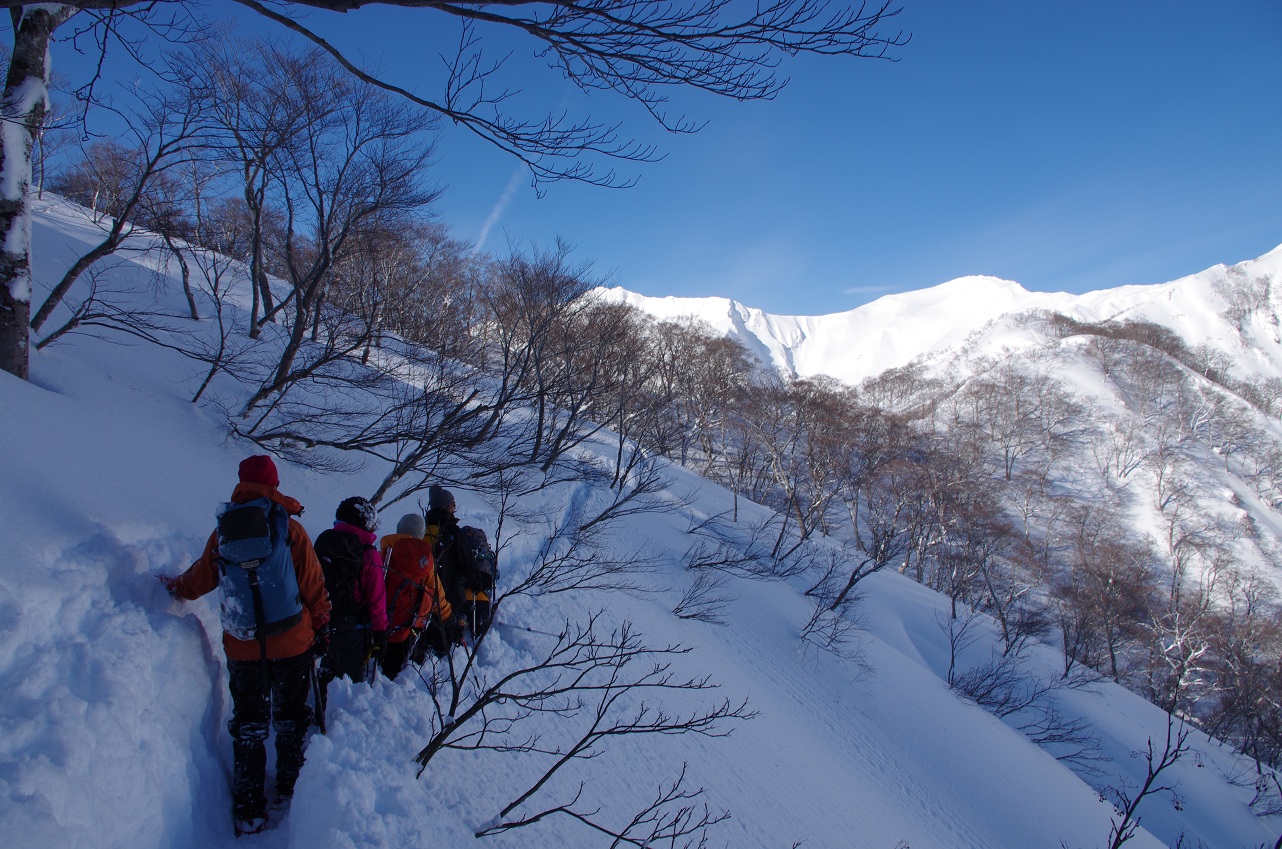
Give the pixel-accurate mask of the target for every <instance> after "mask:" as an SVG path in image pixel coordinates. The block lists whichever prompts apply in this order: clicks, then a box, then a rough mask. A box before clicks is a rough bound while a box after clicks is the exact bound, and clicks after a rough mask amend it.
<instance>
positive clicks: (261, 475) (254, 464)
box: [240, 454, 280, 487]
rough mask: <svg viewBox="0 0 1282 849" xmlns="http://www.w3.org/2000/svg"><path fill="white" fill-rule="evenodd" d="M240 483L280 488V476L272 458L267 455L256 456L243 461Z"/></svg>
mask: <svg viewBox="0 0 1282 849" xmlns="http://www.w3.org/2000/svg"><path fill="white" fill-rule="evenodd" d="M240 482H241V483H260V484H263V485H264V486H270V487H277V486H280V475H279V474H277V472H276V464H275V463H273V462H272V458H271V457H269V456H267V455H266V454H255V455H254V456H253V457H246V458H245V459H244V460H241V462H240Z"/></svg>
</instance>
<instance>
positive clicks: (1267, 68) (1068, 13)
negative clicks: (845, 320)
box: [311, 0, 1282, 315]
mask: <svg viewBox="0 0 1282 849" xmlns="http://www.w3.org/2000/svg"><path fill="white" fill-rule="evenodd" d="M311 22H312V23H313V24H314V25H315V26H316V27H317V28H318V29H319V30H320V31H322V32H324V33H325V34H326V35H327V36H329V37H332V38H333V39H334V40H335V41H336V42H338V43H340V44H342V45H343V46H344V47H345V49H349V50H352V51H357V52H359V53H360V55H362V56H363V57H364V58H365V60H366V61H368V62H372V63H378V64H379V65H380V66H381V67H382V68H383V69H384V70H385V72H386V74H387V76H389V77H390V78H392V79H395V80H396V81H398V82H401V83H404V84H409V85H412V86H414V87H416V88H417V89H419V90H421V91H423V92H425V93H427V94H429V95H432V94H435V89H436V85H437V83H436V82H434V81H435V80H437V79H439V76H437V75H436V69H437V68H438V67H439V64H440V60H439V59H438V58H437V56H436V52H437V51H438V50H439V49H440V45H441V44H443V43H448V42H449V41H450V40H451V39H453V37H454V35H453V33H451V32H445V31H441V30H439V29H434V30H432V33H433V34H432V35H431V36H430V37H429V36H425V35H424V34H423V33H424V31H425V28H428V27H429V25H430V26H432V27H439V25H440V21H439V20H436V19H435V18H434V16H431V15H423V14H422V13H415V12H412V11H389V10H383V9H364V10H361V11H359V12H356V13H351V14H348V15H342V16H340V15H323V14H319V13H318V14H317V15H315V16H314V17H313V18H312V19H311ZM893 26H894V27H895V28H898V29H902V30H904V31H905V32H907V33H909V34H911V41H910V42H909V43H908V44H907V45H906V46H904V47H903V48H901V49H899V50H897V51H896V55H897V56H898V59H899V61H897V62H893V63H892V62H884V61H876V60H862V59H860V60H853V59H824V58H813V57H812V58H807V59H802V60H800V61H793V62H790V63H785V65H784V67H783V69H782V73H783V74H785V75H786V76H788V77H789V78H790V83H789V85H788V87H787V88H786V89H785V90H784V91H783V93H782V94H781V95H780V96H779V97H778V98H776V99H775V100H774V101H771V102H762V103H736V102H733V101H724V100H721V99H718V98H715V97H712V96H709V95H701V94H698V93H692V92H678V93H675V95H674V98H673V107H674V110H676V111H678V112H683V113H685V114H687V115H688V116H690V117H692V118H694V119H697V120H705V121H707V126H706V127H705V129H703V130H702V131H701V132H700V133H698V134H697V135H694V136H675V135H669V134H666V133H664V132H663V131H662V130H660V129H659V128H657V127H656V126H655V125H654V124H653V122H651V121H650V120H649V118H648V117H647V116H645V115H644V114H643V113H642V112H641V110H640V109H639V108H637V107H636V106H635V105H633V104H630V103H627V102H625V101H622V100H620V99H619V98H617V97H615V96H610V95H603V94H597V95H594V96H593V97H591V98H585V97H583V96H581V95H580V94H579V93H578V92H577V90H575V89H574V88H573V87H572V86H571V85H569V84H568V83H567V82H565V81H564V80H562V79H560V78H559V77H558V76H557V75H556V74H554V73H552V72H547V73H540V72H539V66H538V64H537V63H536V62H535V61H533V60H531V59H530V58H529V53H530V51H531V49H532V48H531V46H530V45H527V44H523V43H522V42H520V41H510V42H507V43H506V44H505V45H503V47H504V49H506V48H507V47H511V48H513V49H515V50H516V52H515V53H514V54H513V57H512V59H511V62H512V67H513V69H514V70H515V71H517V72H518V73H519V77H518V78H519V80H520V85H522V86H524V91H523V93H522V95H521V96H520V97H519V98H518V99H517V100H518V101H520V100H521V98H524V99H525V100H526V101H528V102H529V108H530V110H531V111H530V112H529V113H528V114H529V115H530V117H538V116H541V114H542V113H541V112H539V110H540V109H545V108H546V107H548V106H556V107H564V108H568V109H569V110H570V111H571V113H572V114H582V113H583V112H584V111H590V112H591V113H592V114H593V115H594V116H597V117H600V118H603V119H606V120H609V121H614V120H621V121H623V122H624V124H625V130H626V131H627V132H629V133H630V134H631V135H632V136H635V137H636V138H639V139H641V140H643V141H645V142H653V143H655V144H657V145H659V147H660V148H661V150H662V151H663V152H664V153H665V154H666V157H665V158H664V159H663V160H662V161H660V162H657V163H653V164H648V165H641V166H632V165H629V164H627V163H624V164H623V166H622V172H623V173H624V174H625V175H626V176H635V177H636V178H637V179H638V183H637V185H636V186H634V187H632V188H629V189H623V190H612V189H603V188H599V187H594V186H588V185H582V184H575V183H568V182H562V183H555V184H551V185H549V186H547V187H546V191H545V193H544V194H543V196H542V197H539V196H538V194H537V193H536V192H535V191H534V190H533V189H532V188H531V187H530V181H529V179H528V174H525V173H524V172H523V171H522V169H521V168H519V167H518V163H517V162H516V161H515V160H513V159H511V158H510V157H507V156H505V155H504V154H502V153H500V152H498V151H496V150H494V149H492V148H490V147H489V146H487V145H486V144H485V143H483V142H481V141H479V140H477V139H475V138H474V137H471V136H470V135H469V134H468V133H466V132H465V131H462V130H458V129H449V130H447V131H446V132H445V133H444V135H443V137H442V140H441V143H440V146H439V151H440V155H439V157H438V160H437V165H436V168H435V170H436V172H437V173H436V176H437V178H438V179H439V180H440V182H441V183H442V184H444V185H445V186H446V187H447V191H446V193H445V195H444V197H443V199H442V201H441V204H440V216H441V219H442V220H443V221H445V222H446V223H447V224H449V225H450V226H451V227H452V229H453V230H454V232H455V234H456V235H457V236H458V237H459V238H462V239H465V240H469V241H478V240H481V239H482V238H483V239H484V241H483V243H482V248H483V249H485V250H488V251H499V252H501V251H503V250H505V244H506V242H507V241H514V242H517V243H520V244H523V245H529V244H531V243H536V244H540V245H546V244H549V243H550V242H551V241H552V240H553V239H555V238H556V237H557V236H561V237H563V238H565V239H566V240H567V241H568V242H570V243H571V244H572V245H574V246H575V249H576V256H577V257H578V258H579V259H580V260H585V261H591V262H592V263H593V268H594V271H595V272H596V274H597V275H598V276H599V277H601V278H602V279H603V280H605V281H606V282H609V283H611V284H617V285H621V286H625V287H627V288H629V289H632V290H635V291H638V292H641V293H644V294H647V295H719V296H726V297H732V298H735V299H737V300H740V301H743V302H744V303H746V304H748V305H750V306H755V307H760V308H762V309H765V310H766V311H768V312H773V313H779V314H794V315H796V314H822V313H832V312H839V311H842V310H847V309H852V308H854V307H856V306H858V305H860V304H862V303H866V302H868V301H870V300H873V299H875V298H877V297H880V296H881V295H883V294H887V293H891V292H897V291H905V290H909V289H917V288H922V287H926V286H932V285H935V284H938V283H942V282H944V281H946V280H949V279H952V278H954V277H959V276H962V275H967V274H991V275H996V276H1000V277H1005V278H1008V279H1012V280H1016V281H1018V282H1019V283H1021V284H1023V285H1024V286H1026V287H1027V288H1030V289H1036V290H1043V291H1070V292H1083V291H1089V290H1091V289H1098V288H1106V287H1112V286H1118V285H1124V284H1131V283H1159V282H1164V281H1167V280H1171V279H1174V278H1177V277H1180V276H1183V275H1184V274H1189V273H1193V272H1196V271H1199V270H1201V269H1203V268H1205V267H1207V266H1210V265H1213V264H1215V263H1218V262H1226V263H1232V262H1238V261H1241V260H1244V259H1250V258H1253V257H1255V256H1258V255H1260V254H1262V253H1265V252H1266V251H1269V250H1271V249H1272V248H1274V247H1276V246H1278V245H1279V244H1282V156H1280V155H1279V150H1282V47H1280V46H1279V45H1282V3H1279V2H1277V0H1224V2H1216V3H1211V2H1191V0H1128V2H1117V0H1078V2H1062V1H1061V0H1036V2H1029V0H982V1H981V2H974V3H958V2H946V0H903V2H902V11H901V13H900V15H899V16H898V17H897V18H895V19H894V21H893ZM442 40H443V41H442Z"/></svg>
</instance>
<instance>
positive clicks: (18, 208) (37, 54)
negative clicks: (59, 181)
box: [0, 5, 77, 380]
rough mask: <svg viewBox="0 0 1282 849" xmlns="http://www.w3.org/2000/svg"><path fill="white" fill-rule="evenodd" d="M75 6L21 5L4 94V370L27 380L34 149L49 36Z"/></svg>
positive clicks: (0, 255) (0, 343)
mask: <svg viewBox="0 0 1282 849" xmlns="http://www.w3.org/2000/svg"><path fill="white" fill-rule="evenodd" d="M76 11H77V10H76V9H75V8H74V7H72V6H63V5H40V6H17V7H13V8H11V9H10V10H9V14H10V16H11V18H12V21H13V54H12V57H11V58H10V61H9V73H8V75H7V76H6V78H5V85H4V95H3V97H2V98H0V124H3V126H2V128H0V136H2V137H3V145H0V185H3V186H4V187H5V189H4V195H3V196H0V234H3V244H2V245H0V369H3V370H4V371H7V372H9V373H10V374H13V375H17V376H18V377H20V378H22V379H23V380H25V379H26V378H27V374H28V367H29V363H30V346H31V343H30V340H29V337H28V333H27V322H28V321H29V320H30V318H31V284H32V280H31V205H30V192H31V148H32V145H33V143H34V141H35V137H36V133H37V132H38V131H39V128H40V126H41V124H42V123H43V122H44V116H45V111H46V110H47V109H48V95H49V67H50V65H49V61H48V59H49V40H50V38H51V37H52V36H53V32H54V30H56V29H57V28H58V27H59V26H61V25H62V24H64V23H66V22H67V20H69V19H70V18H71V16H72V15H74V14H75V13H76Z"/></svg>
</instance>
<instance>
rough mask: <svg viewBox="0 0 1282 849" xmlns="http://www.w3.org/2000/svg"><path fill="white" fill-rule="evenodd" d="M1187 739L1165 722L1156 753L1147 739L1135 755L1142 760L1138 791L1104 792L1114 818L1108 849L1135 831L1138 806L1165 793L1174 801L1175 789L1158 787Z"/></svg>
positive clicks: (1176, 725) (1179, 726) (1180, 726)
mask: <svg viewBox="0 0 1282 849" xmlns="http://www.w3.org/2000/svg"><path fill="white" fill-rule="evenodd" d="M1188 736H1189V730H1188V728H1187V727H1186V726H1185V725H1184V723H1182V722H1180V721H1179V720H1177V719H1176V718H1175V717H1173V716H1169V715H1168V716H1167V718H1166V740H1165V742H1164V743H1162V748H1161V749H1160V750H1159V749H1158V748H1157V744H1156V743H1154V742H1153V738H1152V737H1150V738H1149V739H1148V745H1147V747H1146V748H1145V750H1144V751H1143V752H1137V753H1135V754H1136V755H1138V756H1141V757H1143V758H1144V763H1145V765H1146V769H1145V775H1144V780H1143V781H1142V782H1141V783H1140V786H1139V787H1138V788H1135V787H1127V786H1125V785H1123V786H1121V787H1111V788H1108V790H1107V791H1106V792H1105V795H1106V796H1108V797H1109V800H1110V801H1111V802H1112V803H1113V806H1114V810H1116V812H1117V813H1116V815H1115V816H1114V817H1113V824H1112V827H1111V828H1110V829H1109V834H1108V840H1109V844H1108V847H1109V849H1120V847H1121V846H1122V845H1123V844H1124V843H1127V842H1128V841H1129V840H1130V839H1131V838H1132V837H1134V836H1135V833H1136V832H1137V831H1139V827H1140V816H1139V807H1140V803H1141V802H1143V801H1144V800H1145V799H1147V798H1148V797H1149V796H1153V795H1156V794H1158V793H1169V794H1171V796H1172V797H1175V798H1176V799H1178V798H1179V797H1178V796H1177V795H1176V793H1175V786H1174V785H1171V784H1163V783H1161V779H1162V773H1164V772H1166V771H1167V770H1168V769H1170V768H1171V767H1172V766H1174V765H1175V764H1176V763H1177V762H1179V760H1180V758H1182V757H1184V755H1185V754H1187V753H1188Z"/></svg>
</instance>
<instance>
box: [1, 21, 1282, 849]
mask: <svg viewBox="0 0 1282 849" xmlns="http://www.w3.org/2000/svg"><path fill="white" fill-rule="evenodd" d="M197 50H199V51H203V52H200V53H198V54H186V55H185V57H184V58H181V59H175V63H176V64H175V65H174V66H173V68H172V70H174V71H175V73H174V74H172V75H171V77H170V78H169V83H170V84H169V85H168V86H167V87H165V88H163V89H156V90H147V89H145V88H141V87H140V88H138V89H136V90H135V91H134V92H133V93H132V94H131V98H132V99H130V100H129V101H128V102H120V103H117V104H116V105H115V109H116V114H117V115H119V116H120V117H121V119H122V121H123V124H122V126H124V127H125V128H126V129H125V131H124V132H123V134H121V135H119V136H118V137H117V138H115V139H114V140H105V139H92V138H91V140H90V141H88V142H86V143H84V144H83V145H81V146H79V147H64V148H63V149H62V151H61V152H60V153H58V154H57V155H53V154H52V151H53V150H54V149H55V148H56V147H57V143H58V138H57V134H56V132H53V131H51V132H50V134H49V135H48V137H47V138H45V139H43V140H42V144H43V145H46V146H47V149H44V150H41V149H38V150H37V154H36V162H37V165H38V166H40V167H38V168H37V171H36V184H35V186H34V187H33V188H32V190H31V197H30V204H31V213H32V216H33V218H32V223H33V228H32V238H31V242H30V244H29V247H30V248H31V250H30V258H31V264H32V265H31V271H32V278H31V293H30V294H31V298H30V322H29V327H30V330H31V337H30V338H31V343H32V349H33V350H32V354H31V360H30V381H29V382H28V381H23V380H21V379H19V378H18V377H14V376H11V375H9V374H0V398H2V399H3V407H4V410H5V420H6V422H7V423H8V426H9V431H10V433H9V438H8V439H6V440H4V441H3V444H2V445H0V452H3V453H2V455H0V469H3V476H4V480H5V487H4V489H3V493H2V494H0V498H2V499H3V501H2V502H0V508H2V509H3V510H4V513H5V515H6V516H7V518H8V520H9V525H10V534H9V538H10V539H12V540H16V543H17V544H16V546H13V547H11V549H10V552H9V554H8V555H7V556H6V557H5V558H4V559H3V560H2V561H0V586H3V588H4V592H3V594H2V595H0V605H3V612H4V614H5V615H4V616H3V621H4V623H5V625H4V626H3V628H0V686H2V687H3V692H4V695H3V696H0V717H3V720H4V722H3V726H2V727H3V729H4V733H3V734H0V785H2V786H3V788H4V792H3V793H2V794H0V810H2V811H3V822H4V823H5V826H6V829H7V831H8V832H9V836H10V839H12V840H13V842H14V843H15V844H17V845H51V846H64V845H65V846H77V847H80V846H103V847H115V846H129V847H138V846H157V847H161V846H190V845H200V846H218V845H224V844H232V843H235V841H234V839H233V837H232V832H231V827H230V822H229V816H228V812H229V809H230V795H229V789H228V776H229V772H230V757H231V754H230V745H229V737H228V732H227V728H226V722H227V719H228V711H229V704H228V695H227V670H226V666H225V662H224V659H223V655H222V651H221V649H220V647H219V642H220V640H219V634H220V632H221V627H220V624H219V618H218V612H217V602H216V600H213V599H210V598H206V599H203V600H200V601H197V602H195V603H192V604H189V605H180V604H178V603H177V602H175V601H173V600H172V599H171V598H170V597H169V596H168V595H167V594H166V593H165V592H164V588H163V587H162V585H161V583H160V582H159V581H158V580H157V578H160V577H165V576H172V575H175V574H177V573H179V572H181V571H182V570H184V569H185V568H186V567H187V566H188V565H189V564H190V563H191V562H192V561H193V560H194V559H195V557H196V556H197V555H198V554H199V553H200V551H201V548H202V546H203V544H204V540H205V539H206V538H207V537H208V534H209V531H210V529H211V523H212V521H213V511H214V509H215V507H216V505H217V504H218V503H219V502H220V501H222V500H224V499H226V498H227V497H228V494H229V492H230V490H231V488H232V486H233V485H234V484H235V482H236V474H235V469H236V466H237V464H238V463H239V462H240V460H242V459H243V458H244V457H245V456H247V455H250V454H257V453H263V452H268V453H270V454H272V455H273V456H274V457H276V458H277V461H278V463H279V466H280V469H281V490H282V492H285V493H288V494H289V495H291V496H293V497H295V498H297V499H299V501H300V502H301V503H302V504H303V505H304V506H305V507H306V512H305V513H304V515H303V517H302V521H303V523H304V525H305V526H306V527H307V529H308V530H309V532H310V533H311V535H312V536H313V537H315V536H316V535H317V534H319V533H320V532H321V531H322V530H324V529H325V528H327V527H328V526H329V525H330V523H331V521H332V518H331V517H332V516H333V512H334V509H335V507H336V506H337V505H338V503H339V502H340V501H341V500H342V499H344V498H346V497H348V496H351V495H361V496H364V497H367V498H369V499H370V500H371V501H372V502H374V504H376V505H377V506H378V508H379V510H380V516H381V519H380V521H381V524H382V525H383V527H384V528H391V527H394V526H395V525H396V522H397V519H398V517H400V516H401V515H403V514H405V513H413V512H422V510H423V508H424V505H425V502H426V498H427V491H428V488H429V487H430V486H432V485H435V484H440V485H445V486H448V487H449V488H450V490H451V491H452V492H454V493H455V494H456V495H457V497H458V500H459V507H460V513H461V514H462V516H463V518H464V520H465V522H466V523H467V524H473V525H477V526H480V527H483V528H484V529H486V531H487V532H488V533H489V534H490V537H491V540H492V541H493V543H494V545H495V548H496V550H497V552H498V558H499V562H500V564H501V569H502V580H501V582H500V585H499V587H498V607H497V610H498V613H497V616H496V625H495V627H494V628H493V629H492V630H491V631H490V632H489V633H488V634H487V635H486V636H485V638H484V639H483V640H481V641H478V642H473V643H472V644H470V645H468V646H465V647H459V648H457V649H456V650H455V651H454V652H453V654H451V655H449V656H448V657H447V658H445V659H441V660H434V659H430V658H429V659H428V660H427V661H426V662H425V663H424V664H423V665H422V666H421V667H416V668H415V670H414V674H407V675H403V676H401V677H400V678H398V679H397V680H396V681H394V682H389V681H386V680H384V679H382V678H376V679H375V680H374V681H372V682H370V683H362V684H350V683H343V682H339V683H336V684H335V685H333V687H332V688H331V696H330V716H329V724H328V728H327V733H325V734H320V733H316V734H313V735H312V737H311V740H310V743H309V747H308V750H307V763H306V765H305V767H304V769H303V773H302V776H301V779H300V781H299V785H298V792H297V795H296V797H295V799H294V802H293V804H292V807H291V808H290V809H289V810H288V813H287V814H285V815H277V816H275V817H274V818H273V819H272V820H271V822H270V828H269V830H268V831H267V832H266V833H264V834H263V835H261V836H250V837H245V838H243V839H242V841H241V842H240V843H257V844H260V845H263V846H300V847H301V846H324V847H329V846H334V847H345V846H402V845H445V846H456V845H471V843H472V842H473V841H476V840H480V841H484V842H489V843H491V844H493V845H498V846H528V845H537V846H542V845H552V844H554V843H555V844H562V845H566V846H570V847H579V846H582V847H588V846H628V845H631V846H651V847H656V846H683V847H684V846H732V847H776V846H778V847H790V846H791V847H821V846H822V847H849V846H855V847H885V848H886V849H901V847H902V848H903V849H923V847H985V849H987V848H988V847H1012V849H1013V848H1014V847H1028V846H1064V847H1068V848H1069V849H1093V848H1094V847H1109V849H1116V847H1120V846H1122V845H1128V846H1137V847H1138V846H1171V847H1198V846H1206V847H1217V849H1218V847H1225V849H1237V848H1238V847H1252V849H1254V847H1261V846H1274V847H1276V846H1277V845H1279V842H1280V839H1279V838H1278V834H1279V833H1282V784H1280V783H1279V781H1278V779H1277V777H1276V774H1275V772H1274V768H1275V767H1276V766H1277V765H1278V761H1279V759H1280V758H1282V704H1280V703H1282V673H1280V672H1279V669H1280V668H1282V631H1280V630H1279V629H1280V626H1279V612H1280V608H1279V603H1278V590H1279V587H1280V586H1282V573H1280V572H1279V565H1280V563H1279V543H1280V542H1282V517H1280V516H1279V512H1278V511H1279V508H1280V506H1282V466H1280V465H1279V462H1280V461H1282V425H1280V423H1279V421H1278V415H1279V412H1280V410H1282V340H1280V338H1279V334H1280V333H1282V330H1280V329H1279V328H1280V327H1282V296H1279V294H1278V292H1277V291H1276V288H1275V283H1276V281H1277V280H1278V275H1279V270H1280V269H1279V266H1282V250H1279V251H1274V252H1272V253H1270V254H1268V255H1266V256H1264V257H1261V258H1260V259H1258V260H1253V261H1249V262H1244V263H1241V264H1238V265H1234V266H1222V267H1217V268H1214V269H1209V270H1207V271H1203V272H1199V273H1197V274H1194V275H1193V276H1191V277H1188V278H1185V279H1182V280H1178V281H1175V282H1172V283H1169V284H1166V285H1163V286H1151V287H1121V288H1117V289H1111V290H1106V291H1101V292H1096V293H1091V294H1089V295H1084V296H1080V297H1073V296H1067V295H1046V294H1036V293H1029V292H1026V291H1024V290H1023V289H1022V288H1021V287H1019V286H1018V285H1017V284H1015V283H1010V282H1007V281H998V280H993V279H991V278H962V279H959V280H955V281H951V282H949V283H945V284H943V285H941V286H938V287H935V288H933V289H928V290H923V291H919V292H913V293H909V294H905V295H896V296H890V297H887V298H883V299H882V300H880V301H877V302H875V303H873V304H870V305H868V306H866V307H863V308H860V309H858V310H855V311H853V312H851V313H847V314H843V315H838V316H821V317H808V318H799V317H782V316H769V315H764V314H762V313H760V312H759V311H754V310H752V309H750V308H748V307H744V306H741V305H739V304H735V303H733V302H724V301H721V302H718V301H712V300H704V301H680V300H673V299H652V298H643V297H640V296H636V295H633V294H631V293H628V292H626V291H623V290H619V289H613V290H609V289H603V288H601V287H600V286H599V285H598V284H599V282H600V281H599V280H597V278H596V277H595V276H594V275H593V272H592V268H591V265H590V263H588V262H587V261H586V259H584V258H579V257H576V256H575V255H574V253H573V251H572V250H570V249H569V248H568V247H567V246H566V245H564V244H559V243H558V244H554V245H543V246H538V245H535V246H529V247H525V246H520V245H517V246H513V247H511V248H510V249H509V251H508V252H507V253H505V254H502V255H486V254H482V253H478V252H476V251H474V250H473V249H472V246H470V245H467V244H465V243H463V242H461V241H459V240H458V239H456V238H454V237H453V236H452V235H451V233H450V232H449V231H448V230H447V229H446V228H444V227H442V226H440V225H439V224H436V223H433V222H432V221H431V218H430V212H431V210H432V206H433V204H434V203H435V202H436V200H437V198H438V195H439V191H438V189H437V188H436V187H434V186H433V185H432V184H431V182H430V169H429V168H427V164H428V162H429V161H430V159H431V156H432V140H433V138H434V136H433V132H434V127H433V124H432V121H431V120H429V118H428V117H426V115H425V114H424V113H422V112H419V111H416V110H414V109H410V108H406V106H405V103H404V101H402V100H399V99H396V98H395V97H393V96H392V95H391V94H389V93H387V92H385V91H383V90H381V89H379V88H378V87H377V86H374V85H371V84H369V83H368V82H366V81H361V80H359V79H357V78H355V77H353V76H352V75H351V74H349V73H346V72H344V71H342V70H341V69H338V68H336V67H335V66H333V65H331V64H330V63H329V62H328V61H327V60H326V59H325V58H324V57H323V56H322V55H321V54H319V53H303V52H293V51H290V50H288V49H286V48H284V47H281V46H279V45H263V44H259V43H248V42H245V43H233V42H230V41H226V42H217V43H216V44H214V46H212V47H211V45H210V43H206V44H205V45H204V46H203V47H198V48H197ZM66 141H67V139H66V138H64V139H63V142H64V143H65V142H66ZM45 154H50V155H49V158H48V160H47V161H46V159H45ZM46 164H47V165H48V169H47V173H45V170H44V168H43V166H44V165H46ZM10 291H12V290H10ZM26 328H27V323H25V322H24V326H23V332H24V333H25V332H26ZM237 845H240V844H237Z"/></svg>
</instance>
